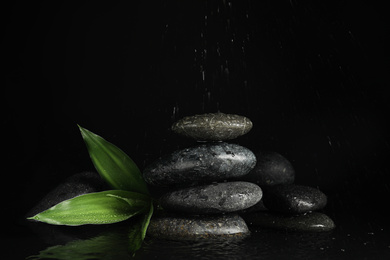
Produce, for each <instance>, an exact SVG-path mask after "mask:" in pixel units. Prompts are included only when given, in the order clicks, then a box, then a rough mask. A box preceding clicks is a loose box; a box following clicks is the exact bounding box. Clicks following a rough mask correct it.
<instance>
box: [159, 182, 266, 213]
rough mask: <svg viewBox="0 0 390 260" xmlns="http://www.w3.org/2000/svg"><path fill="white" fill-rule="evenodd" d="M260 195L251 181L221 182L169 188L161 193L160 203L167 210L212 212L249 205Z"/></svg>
mask: <svg viewBox="0 0 390 260" xmlns="http://www.w3.org/2000/svg"><path fill="white" fill-rule="evenodd" d="M261 197H262V191H261V188H260V187H259V186H257V185H256V184H254V183H250V182H225V183H215V184H209V185H203V186H196V187H190V188H185V189H180V190H177V191H173V192H170V193H168V194H166V195H164V196H162V197H161V198H160V203H161V206H162V207H163V208H164V209H166V210H169V211H176V212H183V213H187V214H213V213H225V212H234V211H238V210H243V209H246V208H249V207H251V206H253V205H255V204H256V203H258V202H259V201H260V200H261Z"/></svg>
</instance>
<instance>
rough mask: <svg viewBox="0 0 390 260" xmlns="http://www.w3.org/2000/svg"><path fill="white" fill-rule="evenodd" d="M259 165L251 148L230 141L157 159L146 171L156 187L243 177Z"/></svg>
mask: <svg viewBox="0 0 390 260" xmlns="http://www.w3.org/2000/svg"><path fill="white" fill-rule="evenodd" d="M255 164H256V157H255V155H254V154H253V153H252V151H250V150H249V149H247V148H245V147H243V146H240V145H237V144H228V143H216V144H203V145H198V146H195V147H191V148H186V149H183V150H178V151H175V152H173V153H172V154H170V155H167V156H165V157H163V158H160V159H158V160H157V161H155V162H153V163H152V164H150V165H149V166H147V167H146V168H145V169H144V171H143V176H144V179H145V181H146V182H147V183H149V184H151V185H154V186H172V185H175V184H180V185H186V184H188V185H190V184H193V183H194V182H195V183H197V182H212V181H220V180H226V179H229V178H236V177H241V176H243V175H245V174H247V173H248V172H249V171H250V170H251V169H252V168H253V167H254V166H255Z"/></svg>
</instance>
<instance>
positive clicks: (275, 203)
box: [263, 184, 327, 214]
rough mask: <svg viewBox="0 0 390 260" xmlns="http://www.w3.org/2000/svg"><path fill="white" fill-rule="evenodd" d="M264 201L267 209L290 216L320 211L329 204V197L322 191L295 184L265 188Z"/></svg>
mask: <svg viewBox="0 0 390 260" xmlns="http://www.w3.org/2000/svg"><path fill="white" fill-rule="evenodd" d="M263 200H264V205H265V207H266V208H267V209H269V210H271V211H277V212H281V213H288V214H302V213H306V212H309V211H314V210H319V209H322V208H324V207H325V205H326V203H327V197H326V195H325V194H324V193H323V192H322V191H320V190H318V189H316V188H313V187H308V186H303V185H294V184H288V185H275V186H271V187H264V197H263Z"/></svg>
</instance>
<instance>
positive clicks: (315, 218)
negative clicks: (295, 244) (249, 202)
mask: <svg viewBox="0 0 390 260" xmlns="http://www.w3.org/2000/svg"><path fill="white" fill-rule="evenodd" d="M244 219H245V221H246V222H247V223H248V224H249V225H256V226H260V227H263V228H273V229H284V230H291V231H313V232H322V231H330V230H332V229H334V228H335V224H334V222H333V220H332V219H331V218H329V217H328V216H327V215H325V214H323V213H319V212H311V213H306V214H302V215H296V216H286V215H282V214H275V213H270V212H256V213H249V214H247V215H245V216H244Z"/></svg>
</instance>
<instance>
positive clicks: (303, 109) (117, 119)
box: [1, 1, 390, 235]
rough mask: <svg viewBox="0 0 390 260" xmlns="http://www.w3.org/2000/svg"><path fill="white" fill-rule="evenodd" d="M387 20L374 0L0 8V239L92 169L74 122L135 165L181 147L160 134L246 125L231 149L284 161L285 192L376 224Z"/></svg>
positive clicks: (384, 158)
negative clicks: (186, 124)
mask: <svg viewBox="0 0 390 260" xmlns="http://www.w3.org/2000/svg"><path fill="white" fill-rule="evenodd" d="M229 3H231V4H232V5H231V7H230V6H229ZM218 9H219V12H217V10H218ZM384 10H385V8H384V5H383V6H382V5H379V1H370V2H364V1H208V2H207V4H206V1H139V2H138V1H137V2H134V1H115V2H108V1H107V2H105V3H97V2H95V1H77V2H74V3H73V2H72V3H68V2H66V1H50V2H49V1H48V2H40V3H35V2H18V3H15V4H13V5H10V6H7V7H5V8H2V13H3V14H2V17H4V21H3V26H4V29H3V35H2V36H3V38H2V45H3V47H2V56H3V58H2V61H3V63H4V65H5V70H4V69H3V71H4V72H5V77H3V79H4V80H5V86H4V87H2V102H1V103H2V104H3V105H4V108H3V109H2V112H3V113H4V116H3V117H2V124H3V126H2V128H3V130H4V131H5V132H4V133H3V143H4V144H5V146H3V147H4V148H5V153H6V157H5V165H6V166H8V167H6V168H3V172H2V176H3V177H2V178H5V181H3V182H2V183H3V189H7V190H8V189H10V190H11V191H7V192H5V194H4V195H3V200H4V201H5V209H6V210H5V211H4V212H7V216H6V217H8V218H9V219H10V220H11V221H12V223H15V231H16V232H14V233H13V234H14V235H15V234H16V235H19V234H23V232H24V226H23V225H22V224H20V220H21V219H22V217H23V214H24V213H26V212H27V211H28V210H29V209H30V208H31V207H32V206H33V205H34V204H35V203H37V201H39V199H40V198H41V197H42V196H44V195H45V194H46V193H47V192H48V191H49V190H51V189H52V188H53V187H55V186H56V185H57V184H59V183H60V182H61V181H62V180H64V179H65V178H66V177H68V176H70V175H71V174H73V173H77V172H80V171H83V170H93V166H92V164H91V162H90V160H89V157H88V153H87V151H86V149H85V147H84V143H83V141H82V139H81V136H80V134H79V131H78V128H77V125H76V124H80V125H81V126H83V127H85V128H87V129H89V130H91V131H93V132H95V133H97V134H99V135H101V136H103V137H104V138H106V139H107V140H108V141H110V142H112V143H114V144H116V145H117V146H119V147H120V148H122V149H123V150H124V151H126V152H127V153H128V154H129V155H130V157H132V158H133V160H134V161H135V162H136V163H137V164H138V165H139V167H140V168H141V169H142V168H143V167H144V166H145V165H146V164H147V163H149V162H150V161H151V160H153V159H155V158H156V157H158V156H160V155H162V154H165V153H168V152H170V151H173V150H174V149H177V148H178V147H184V146H188V145H191V144H192V143H191V141H189V140H186V139H184V138H182V137H177V136H175V135H174V134H172V133H171V132H170V130H169V127H170V125H171V124H172V122H174V121H175V120H177V119H180V118H182V117H184V116H187V115H193V114H199V113H205V112H217V111H220V112H224V113H235V114H241V115H245V116H247V117H249V118H250V119H251V120H252V121H253V123H254V128H253V130H252V131H251V132H250V133H249V134H247V135H246V136H243V137H240V138H238V139H237V140H234V142H237V143H239V144H242V145H244V146H246V147H248V148H250V149H252V150H253V151H258V150H273V151H277V152H279V153H281V154H282V155H284V156H285V157H286V158H288V159H289V160H290V161H291V162H292V164H293V165H294V168H295V170H296V183H300V184H306V185H310V186H315V187H319V188H320V189H321V190H323V191H324V192H325V193H326V194H327V195H328V197H329V201H330V204H329V206H328V208H329V212H330V215H331V216H333V217H336V218H337V216H341V215H342V214H344V213H348V214H356V215H363V216H366V217H370V218H380V219H382V218H383V219H385V216H386V211H387V208H386V205H387V204H388V199H389V191H390V187H389V184H388V182H387V180H388V174H389V167H388V150H389V138H388V137H389V136H388V131H389V129H388V116H389V115H388V112H387V110H388V108H389V105H388V98H389V92H388V84H389V80H388V75H387V73H388V69H389V64H388V49H387V48H386V37H387V36H388V26H387V21H386V19H385V16H386V13H385V11H384ZM205 16H207V24H206V23H205ZM232 39H233V41H231V40H232ZM205 49H206V50H207V54H206V55H207V56H205V53H204V50H205ZM218 53H220V55H218ZM202 71H204V77H205V78H204V80H203V78H202V76H203V75H202ZM5 169H6V170H5ZM4 198H6V199H4ZM337 212H341V213H337ZM15 220H16V221H15Z"/></svg>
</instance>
